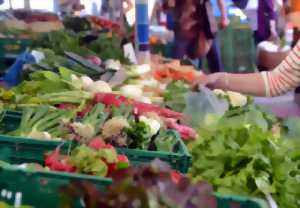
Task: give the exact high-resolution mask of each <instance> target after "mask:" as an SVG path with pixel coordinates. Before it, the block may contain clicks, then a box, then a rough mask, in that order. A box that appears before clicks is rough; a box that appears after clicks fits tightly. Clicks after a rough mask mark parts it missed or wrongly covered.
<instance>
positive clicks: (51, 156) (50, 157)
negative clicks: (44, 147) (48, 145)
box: [45, 148, 60, 166]
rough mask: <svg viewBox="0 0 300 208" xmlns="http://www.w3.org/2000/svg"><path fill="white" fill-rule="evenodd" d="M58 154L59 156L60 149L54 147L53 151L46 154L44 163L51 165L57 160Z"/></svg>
mask: <svg viewBox="0 0 300 208" xmlns="http://www.w3.org/2000/svg"><path fill="white" fill-rule="evenodd" d="M59 156H60V149H59V148H56V149H55V150H54V151H53V152H51V153H50V154H49V155H47V157H46V159H45V165H46V166H51V165H52V164H53V163H55V162H57V161H59Z"/></svg>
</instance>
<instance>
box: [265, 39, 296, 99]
mask: <svg viewBox="0 0 300 208" xmlns="http://www.w3.org/2000/svg"><path fill="white" fill-rule="evenodd" d="M261 75H262V77H263V80H264V83H265V93H266V96H278V95H281V94H284V93H286V92H288V91H290V90H292V89H294V88H296V87H298V86H300V40H299V41H298V43H297V45H296V46H295V47H294V49H293V50H292V51H291V52H290V53H289V55H288V56H287V57H286V58H285V60H284V61H283V62H282V63H281V64H280V65H279V66H277V67H276V68H275V69H274V70H273V71H270V72H262V73H261Z"/></svg>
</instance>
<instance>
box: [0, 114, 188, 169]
mask: <svg viewBox="0 0 300 208" xmlns="http://www.w3.org/2000/svg"><path fill="white" fill-rule="evenodd" d="M19 123H20V113H18V112H6V113H4V114H3V115H2V122H0V149H1V148H5V147H10V148H11V149H12V150H14V151H15V154H14V155H13V156H12V157H14V158H15V159H16V160H18V158H23V159H27V160H28V161H34V162H41V161H43V157H44V155H45V153H47V152H49V151H52V150H54V149H55V148H56V147H57V146H58V145H61V144H62V143H63V142H61V141H43V140H36V139H28V138H21V137H12V136H7V135H5V134H6V133H7V132H9V131H12V130H15V129H16V128H17V127H18V125H19ZM177 138H178V141H179V146H178V151H177V152H176V153H171V152H161V151H147V150H138V149H125V148H117V151H118V153H120V154H125V155H126V156H127V157H128V159H129V160H130V162H131V163H132V164H133V165H139V164H142V163H147V162H150V161H152V160H154V159H156V158H158V159H160V160H162V161H165V162H167V163H168V164H170V166H171V167H172V168H173V169H176V170H179V171H180V172H182V173H187V171H188V169H189V167H190V166H191V155H190V154H189V152H188V149H187V147H186V145H185V144H184V143H183V141H182V140H181V139H180V137H179V135H178V137H177ZM73 147H75V144H72V143H70V142H65V144H64V145H63V146H62V149H63V150H64V151H68V150H70V149H71V148H73ZM11 159H12V160H13V158H11Z"/></svg>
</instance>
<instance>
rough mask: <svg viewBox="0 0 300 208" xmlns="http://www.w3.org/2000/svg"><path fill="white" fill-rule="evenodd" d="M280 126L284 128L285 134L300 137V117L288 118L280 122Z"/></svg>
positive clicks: (294, 137)
mask: <svg viewBox="0 0 300 208" xmlns="http://www.w3.org/2000/svg"><path fill="white" fill-rule="evenodd" d="M282 126H283V128H284V130H285V133H286V136H287V137H289V138H292V139H299V138H300V119H299V118H296V117H295V118H288V119H285V120H284V121H283V122H282Z"/></svg>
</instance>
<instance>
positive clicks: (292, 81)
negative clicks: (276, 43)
mask: <svg viewBox="0 0 300 208" xmlns="http://www.w3.org/2000/svg"><path fill="white" fill-rule="evenodd" d="M199 82H200V84H204V85H207V86H209V87H211V88H214V89H222V90H230V91H236V92H241V93H244V94H248V95H253V96H278V95H282V94H284V93H286V92H288V91H290V90H292V89H294V88H296V87H297V86H299V85H300V41H298V43H297V45H296V46H295V48H294V49H293V50H292V51H291V52H290V54H289V55H288V56H287V57H286V58H285V60H284V61H283V62H282V63H281V64H280V65H279V66H278V67H276V69H274V70H273V71H270V72H262V73H253V74H228V73H216V74H211V75H207V76H206V77H204V78H203V80H200V81H199Z"/></svg>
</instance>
